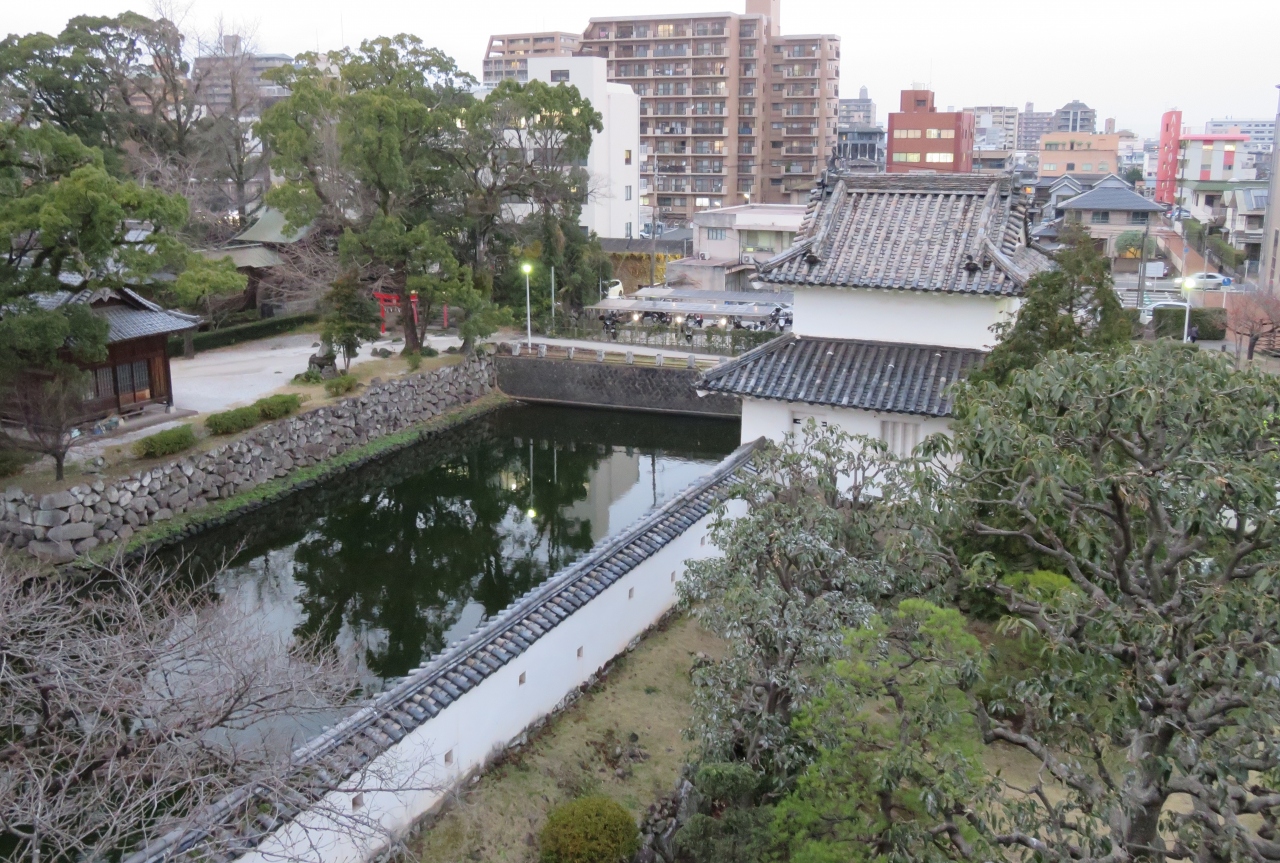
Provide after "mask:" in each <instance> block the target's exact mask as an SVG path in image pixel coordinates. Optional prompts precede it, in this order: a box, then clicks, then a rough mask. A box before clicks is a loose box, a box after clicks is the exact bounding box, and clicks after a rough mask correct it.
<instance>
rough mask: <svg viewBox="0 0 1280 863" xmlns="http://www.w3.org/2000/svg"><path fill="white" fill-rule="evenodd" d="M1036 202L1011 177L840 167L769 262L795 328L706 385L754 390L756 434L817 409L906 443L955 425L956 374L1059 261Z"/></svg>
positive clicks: (901, 447) (751, 411) (748, 410)
mask: <svg viewBox="0 0 1280 863" xmlns="http://www.w3.org/2000/svg"><path fill="white" fill-rule="evenodd" d="M1026 203H1027V202H1026V201H1025V199H1024V198H1023V196H1022V194H1021V192H1020V190H1018V189H1017V188H1016V187H1014V186H1013V184H1012V181H1011V179H1010V178H1007V177H993V176H987V175H976V174H963V175H950V174H923V173H922V174H880V175H865V174H849V175H833V176H829V177H828V178H827V180H826V181H825V183H824V184H823V185H821V186H819V187H818V188H817V189H816V190H815V191H814V195H813V198H812V200H811V202H810V205H809V209H808V211H807V212H806V214H805V219H804V223H803V225H802V226H801V229H800V232H799V234H798V235H797V239H796V242H795V243H794V244H793V245H792V246H791V248H790V249H788V250H787V251H785V252H783V253H782V254H780V255H777V256H775V257H774V258H771V259H770V260H769V261H767V262H766V263H764V264H762V265H761V273H760V277H759V281H760V282H761V283H762V284H763V285H764V286H765V287H766V288H771V289H774V290H784V291H793V292H794V307H793V309H794V325H793V332H792V333H790V334H788V335H785V336H780V337H779V338H777V339H774V340H773V341H771V342H769V343H767V344H765V345H762V346H760V347H758V348H756V349H754V350H752V351H749V352H747V353H745V354H743V355H742V356H740V357H737V358H736V359H734V360H731V361H729V362H727V363H723V364H721V365H720V366H717V367H716V368H715V369H713V370H711V371H708V372H706V373H705V374H704V375H703V377H702V379H701V381H700V382H699V384H698V386H699V389H700V391H705V392H720V393H730V394H733V395H737V396H740V397H741V398H742V440H743V441H744V442H745V441H750V440H755V439H756V438H758V437H761V436H764V437H768V438H770V439H773V440H779V439H781V438H782V437H784V436H785V435H787V434H788V433H790V432H792V431H793V430H796V429H797V428H799V427H800V426H802V425H803V424H804V423H806V422H807V421H808V420H810V419H813V420H814V421H816V422H818V423H821V424H832V425H836V426H839V427H841V428H842V429H844V430H846V431H848V432H852V433H858V434H865V435H869V436H871V437H878V438H880V439H881V440H884V441H885V442H886V443H887V444H888V445H889V447H890V448H891V449H892V450H893V451H894V452H897V453H906V452H909V451H910V450H911V449H912V448H913V447H914V446H915V445H916V444H917V443H919V442H920V441H921V440H922V439H923V438H924V437H925V436H927V435H929V434H932V433H934V432H946V431H947V429H948V427H949V424H950V417H951V406H952V395H953V389H952V387H953V385H954V384H955V383H956V381H958V380H960V379H961V378H963V377H964V376H965V375H966V374H968V373H969V372H970V371H971V370H972V369H974V368H975V367H977V366H978V365H979V364H980V363H981V362H982V360H983V357H984V355H985V354H986V352H987V351H988V350H989V349H990V347H991V346H992V343H993V342H994V340H995V335H994V334H993V333H992V331H991V328H992V326H993V325H995V324H997V323H1000V322H1003V321H1008V320H1010V319H1011V318H1012V317H1013V316H1014V315H1015V314H1016V313H1017V310H1018V307H1019V304H1020V302H1021V297H1022V296H1023V292H1024V288H1025V286H1026V283H1027V281H1028V280H1029V279H1031V278H1032V277H1033V276H1034V275H1035V274H1036V273H1038V272H1041V271H1043V270H1045V269H1047V268H1048V267H1049V266H1050V262H1049V259H1048V258H1047V257H1046V256H1045V255H1044V254H1042V253H1041V252H1040V251H1038V250H1036V249H1034V248H1032V247H1031V245H1030V243H1029V236H1028V230H1027V229H1028V224H1027V208H1026Z"/></svg>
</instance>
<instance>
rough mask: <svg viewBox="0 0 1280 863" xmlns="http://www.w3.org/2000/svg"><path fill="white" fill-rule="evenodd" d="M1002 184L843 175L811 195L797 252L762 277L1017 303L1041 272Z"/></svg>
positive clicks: (976, 177) (1012, 196)
mask: <svg viewBox="0 0 1280 863" xmlns="http://www.w3.org/2000/svg"><path fill="white" fill-rule="evenodd" d="M1026 229H1027V211H1026V203H1025V201H1024V200H1023V199H1022V196H1021V194H1020V193H1019V192H1018V191H1017V190H1016V189H1014V188H1013V187H1012V184H1011V180H1010V179H1009V178H1008V177H992V176H990V175H985V174H845V175H834V176H830V177H828V178H827V180H826V181H825V182H824V183H823V184H821V185H819V187H818V188H817V189H815V190H814V193H813V195H812V197H811V199H810V204H809V211H808V212H807V213H806V215H805V221H804V224H803V225H802V227H801V229H800V232H799V234H797V236H796V242H795V244H794V245H792V247H791V248H790V249H788V250H787V251H785V252H783V253H782V254H780V255H777V256H776V257H774V258H772V259H770V260H769V261H767V262H765V263H764V264H762V265H761V267H760V280H761V281H763V282H768V283H770V284H774V285H793V286H813V287H841V288H890V289H898V290H910V291H937V292H945V293H962V294H979V295H995V296H1017V295H1020V294H1021V293H1022V288H1023V286H1024V285H1025V284H1026V282H1027V280H1028V279H1030V278H1031V277H1032V276H1033V275H1035V274H1036V273H1037V272H1040V271H1041V270H1044V269H1047V268H1048V267H1049V260H1048V258H1047V257H1045V256H1044V255H1043V254H1041V253H1040V252H1038V251H1036V250H1034V249H1031V248H1029V246H1028V237H1027V230H1026Z"/></svg>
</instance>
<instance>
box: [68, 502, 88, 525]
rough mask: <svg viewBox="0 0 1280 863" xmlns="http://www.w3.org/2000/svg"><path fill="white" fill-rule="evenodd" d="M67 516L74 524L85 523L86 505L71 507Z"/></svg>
mask: <svg viewBox="0 0 1280 863" xmlns="http://www.w3.org/2000/svg"><path fill="white" fill-rule="evenodd" d="M67 515H68V516H69V517H70V519H71V521H73V522H76V521H84V505H83V504H79V503H77V504H75V505H74V506H72V507H69V508H68V509H67Z"/></svg>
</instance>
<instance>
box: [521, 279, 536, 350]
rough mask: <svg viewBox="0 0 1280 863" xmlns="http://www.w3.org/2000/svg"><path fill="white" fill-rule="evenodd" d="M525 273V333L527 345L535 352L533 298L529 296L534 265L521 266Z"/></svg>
mask: <svg viewBox="0 0 1280 863" xmlns="http://www.w3.org/2000/svg"><path fill="white" fill-rule="evenodd" d="M520 270H521V272H523V273H524V332H525V345H526V346H527V347H528V348H529V350H533V298H532V297H531V296H530V295H529V274H530V273H531V272H533V265H532V264H521V265H520Z"/></svg>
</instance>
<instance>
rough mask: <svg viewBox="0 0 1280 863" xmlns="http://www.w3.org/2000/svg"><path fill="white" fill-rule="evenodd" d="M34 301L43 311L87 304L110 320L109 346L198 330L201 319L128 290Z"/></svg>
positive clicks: (41, 297)
mask: <svg viewBox="0 0 1280 863" xmlns="http://www.w3.org/2000/svg"><path fill="white" fill-rule="evenodd" d="M31 299H32V300H33V301H34V302H35V304H36V305H37V306H39V307H40V308H42V309H45V310H49V309H56V308H60V307H61V306H64V305H71V304H77V303H78V304H87V305H88V306H89V308H90V309H91V310H92V311H93V313H94V314H95V315H97V316H98V317H100V318H103V319H104V320H106V322H107V325H108V327H109V328H110V329H108V331H107V343H108V344H114V343H116V342H124V341H128V340H129V339H140V338H143V337H145V336H160V335H166V334H168V333H180V332H182V331H184V330H192V329H195V328H196V327H197V326H198V325H199V324H200V318H199V317H197V316H195V315H188V314H184V313H183V312H175V311H173V310H172V309H166V308H164V307H163V306H159V305H156V304H155V303H153V302H151V301H150V300H148V299H146V298H144V297H141V296H139V295H138V294H136V293H134V292H133V291H131V290H129V289H128V288H119V289H113V288H99V289H97V290H89V289H87V288H86V289H85V290H82V291H76V292H74V293H72V292H71V291H53V292H51V293H43V294H32V296H31Z"/></svg>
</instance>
